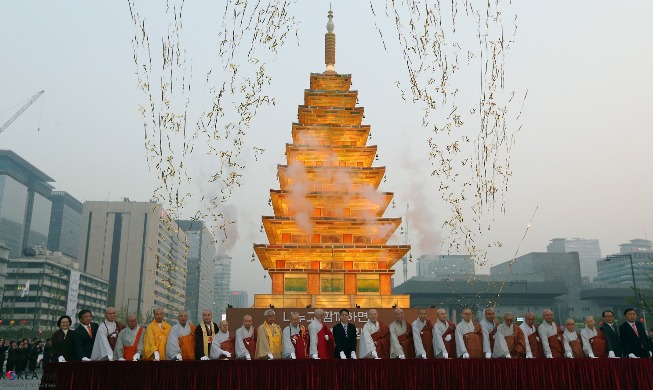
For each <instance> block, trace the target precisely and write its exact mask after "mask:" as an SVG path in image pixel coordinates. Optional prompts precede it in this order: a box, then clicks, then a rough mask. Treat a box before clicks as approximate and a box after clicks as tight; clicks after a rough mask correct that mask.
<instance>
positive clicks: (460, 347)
mask: <svg viewBox="0 0 653 390" xmlns="http://www.w3.org/2000/svg"><path fill="white" fill-rule="evenodd" d="M475 330H476V329H475V328H474V321H469V322H465V320H462V321H460V322H459V323H458V325H457V326H456V353H457V354H458V357H461V356H463V355H464V354H466V353H467V347H465V339H464V338H463V336H464V335H466V334H467V333H472V332H474V331H475ZM449 357H452V356H449Z"/></svg>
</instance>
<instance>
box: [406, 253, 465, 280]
mask: <svg viewBox="0 0 653 390" xmlns="http://www.w3.org/2000/svg"><path fill="white" fill-rule="evenodd" d="M475 274H476V270H475V267H474V258H473V257H472V255H438V256H436V257H433V256H427V255H422V256H420V257H419V258H418V259H417V276H420V277H423V278H431V279H436V280H442V279H446V278H447V277H449V276H474V275H475Z"/></svg>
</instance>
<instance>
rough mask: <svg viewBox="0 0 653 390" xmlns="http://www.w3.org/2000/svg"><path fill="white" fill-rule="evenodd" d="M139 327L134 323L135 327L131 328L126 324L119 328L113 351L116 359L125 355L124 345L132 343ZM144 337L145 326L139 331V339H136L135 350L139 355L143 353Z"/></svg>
mask: <svg viewBox="0 0 653 390" xmlns="http://www.w3.org/2000/svg"><path fill="white" fill-rule="evenodd" d="M140 328H141V326H140V325H136V328H134V329H133V330H132V329H129V326H128V327H126V328H125V329H123V330H121V331H120V333H118V340H117V341H116V349H115V351H113V357H114V359H116V360H118V359H120V358H122V357H125V346H131V345H134V341H135V340H136V335H137V334H138V330H139V329H140ZM144 338H145V328H143V331H142V332H141V338H140V340H138V346H137V347H136V352H137V353H138V354H140V355H141V356H142V355H143V339H144Z"/></svg>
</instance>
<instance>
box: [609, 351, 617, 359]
mask: <svg viewBox="0 0 653 390" xmlns="http://www.w3.org/2000/svg"><path fill="white" fill-rule="evenodd" d="M608 357H609V358H611V359H615V358H616V356H614V351H610V352H608Z"/></svg>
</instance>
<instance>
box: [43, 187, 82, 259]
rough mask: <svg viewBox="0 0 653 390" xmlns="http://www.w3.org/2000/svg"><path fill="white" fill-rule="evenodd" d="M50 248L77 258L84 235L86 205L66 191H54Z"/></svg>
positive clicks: (49, 237)
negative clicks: (83, 222)
mask: <svg viewBox="0 0 653 390" xmlns="http://www.w3.org/2000/svg"><path fill="white" fill-rule="evenodd" d="M50 200H52V212H51V213H50V234H49V236H48V249H49V250H51V251H53V252H61V253H63V254H64V255H66V256H68V257H70V258H73V259H76V258H77V252H79V239H80V237H81V235H82V211H83V209H84V205H82V202H80V201H78V200H77V199H75V198H74V197H73V196H72V195H70V194H69V193H67V192H65V191H52V196H51V197H50Z"/></svg>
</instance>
